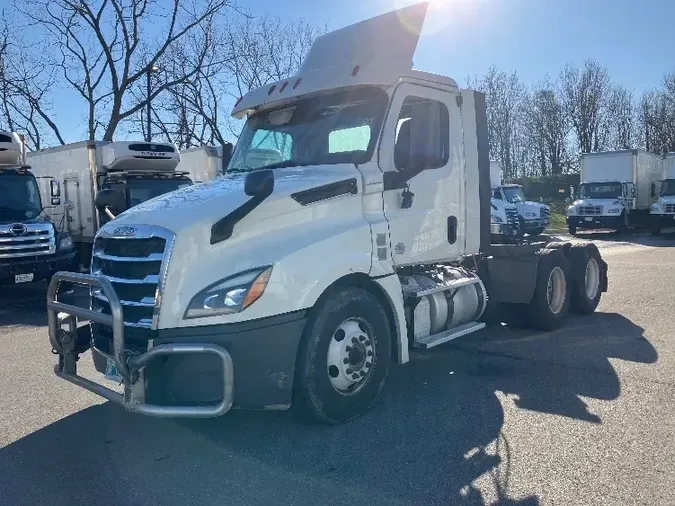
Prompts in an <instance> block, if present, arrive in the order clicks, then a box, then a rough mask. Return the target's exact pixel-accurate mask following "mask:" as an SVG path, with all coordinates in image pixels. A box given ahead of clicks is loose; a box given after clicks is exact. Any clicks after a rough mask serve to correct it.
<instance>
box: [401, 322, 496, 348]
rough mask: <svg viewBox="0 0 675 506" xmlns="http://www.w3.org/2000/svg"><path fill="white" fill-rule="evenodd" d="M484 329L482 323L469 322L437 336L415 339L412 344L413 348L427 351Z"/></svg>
mask: <svg viewBox="0 0 675 506" xmlns="http://www.w3.org/2000/svg"><path fill="white" fill-rule="evenodd" d="M483 328H485V323H484V322H469V323H465V324H464V325H460V326H458V327H453V328H451V329H448V330H444V331H443V332H439V333H438V334H433V335H431V336H427V337H423V338H421V339H417V340H415V341H414V342H413V346H414V347H415V348H422V349H425V350H426V349H428V348H433V347H434V346H438V345H439V344H443V343H447V342H448V341H452V340H453V339H457V338H458V337H462V336H465V335H467V334H470V333H471V332H476V331H477V330H480V329H483Z"/></svg>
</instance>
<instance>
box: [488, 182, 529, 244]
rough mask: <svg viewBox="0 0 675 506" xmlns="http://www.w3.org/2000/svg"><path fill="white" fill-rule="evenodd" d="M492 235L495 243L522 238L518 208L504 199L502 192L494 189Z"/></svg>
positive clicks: (491, 202) (491, 199) (491, 215)
mask: <svg viewBox="0 0 675 506" xmlns="http://www.w3.org/2000/svg"><path fill="white" fill-rule="evenodd" d="M490 209H491V212H490V235H491V240H492V242H493V243H494V244H501V243H508V242H513V241H517V240H519V239H521V238H522V235H523V231H522V229H521V226H520V220H519V219H518V208H517V207H516V206H515V205H514V204H512V203H510V202H508V201H507V200H504V198H503V197H502V195H501V193H497V192H496V191H495V190H492V194H491V198H490Z"/></svg>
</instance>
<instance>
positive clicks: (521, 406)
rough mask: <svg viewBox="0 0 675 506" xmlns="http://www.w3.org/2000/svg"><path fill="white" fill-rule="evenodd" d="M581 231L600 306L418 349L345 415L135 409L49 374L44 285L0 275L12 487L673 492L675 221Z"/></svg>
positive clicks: (646, 497) (321, 499)
mask: <svg viewBox="0 0 675 506" xmlns="http://www.w3.org/2000/svg"><path fill="white" fill-rule="evenodd" d="M582 237H585V238H590V239H594V240H596V241H597V243H598V245H599V247H600V248H601V251H602V253H603V255H604V257H605V258H606V260H607V262H608V263H609V269H610V273H609V279H610V287H609V292H608V293H606V294H604V296H603V299H602V302H601V304H600V307H599V310H598V312H597V313H596V314H595V315H593V316H589V317H570V318H569V323H568V325H567V326H566V327H565V328H563V329H561V330H558V331H556V332H553V333H534V332H531V331H526V330H511V329H508V328H506V327H491V328H489V329H486V330H484V331H481V332H480V333H476V334H474V335H469V336H466V337H464V338H462V339H459V340H457V341H454V342H452V343H448V344H446V345H443V346H439V347H437V348H434V349H432V350H430V351H427V352H423V353H422V352H413V353H412V357H411V362H410V363H409V364H406V365H404V366H399V367H395V368H394V369H393V371H392V373H391V375H390V379H389V382H388V385H387V387H386V390H385V393H384V396H383V398H382V400H381V401H380V402H379V403H378V404H377V405H376V406H375V407H374V409H373V410H372V411H371V412H369V413H368V414H366V415H365V416H363V417H361V418H359V419H357V420H354V421H353V422H350V423H348V424H346V425H342V426H338V427H325V426H316V425H308V424H306V423H303V422H301V421H299V420H298V419H297V418H296V417H295V416H294V415H293V413H292V412H244V411H233V412H230V413H228V414H227V415H225V416H224V417H222V418H219V419H215V420H197V421H180V422H176V421H167V420H158V419H153V418H146V417H142V416H139V415H130V414H127V413H125V412H124V411H123V410H121V409H120V408H118V407H117V406H114V405H111V404H110V403H107V402H104V401H103V399H101V398H98V397H97V396H95V395H93V394H90V393H88V392H86V391H84V390H82V389H80V388H77V387H75V386H73V385H71V384H69V383H66V382H64V381H62V380H59V379H57V378H56V377H55V376H54V375H53V373H52V371H51V369H52V367H51V363H52V356H51V354H50V347H49V344H48V340H47V329H46V316H45V308H44V286H40V285H36V286H21V287H3V288H2V290H0V343H1V344H2V351H0V383H1V384H2V388H1V389H0V470H1V471H0V503H1V504H12V505H19V504H30V505H35V504H50V505H74V504H97V505H98V506H103V505H108V504H111V505H112V504H115V505H119V504H124V505H147V504H163V505H172V504H180V505H185V504H201V505H204V504H217V505H224V504H227V505H236V504H246V505H249V504H297V505H310V504H329V503H331V504H359V503H361V504H363V503H366V504H383V505H398V504H401V505H413V504H420V505H432V504H443V505H454V504H470V505H474V504H476V505H482V504H503V505H536V504H563V505H591V504H598V505H600V504H602V505H632V504H636V505H637V504H644V505H672V504H675V471H673V463H675V379H674V375H675V337H674V336H673V314H674V307H675V296H674V288H675V235H671V236H668V235H665V236H663V237H658V238H652V237H648V236H639V235H638V236H629V237H627V238H622V237H616V236H614V235H609V234H595V235H591V236H582ZM235 365H236V364H235ZM92 369H93V368H92V367H91V365H90V363H89V361H87V360H86V359H84V360H83V361H82V365H81V370H82V371H84V373H85V374H87V375H91V376H92V377H93V376H94V375H95V374H94V372H93V370H92Z"/></svg>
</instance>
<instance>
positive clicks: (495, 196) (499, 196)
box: [492, 190, 503, 200]
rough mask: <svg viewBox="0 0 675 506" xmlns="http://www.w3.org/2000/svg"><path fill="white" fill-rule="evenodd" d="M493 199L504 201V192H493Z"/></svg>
mask: <svg viewBox="0 0 675 506" xmlns="http://www.w3.org/2000/svg"><path fill="white" fill-rule="evenodd" d="M492 198H493V199H496V200H503V199H502V192H501V191H499V190H492Z"/></svg>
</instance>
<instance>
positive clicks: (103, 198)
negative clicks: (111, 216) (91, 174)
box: [94, 188, 124, 214]
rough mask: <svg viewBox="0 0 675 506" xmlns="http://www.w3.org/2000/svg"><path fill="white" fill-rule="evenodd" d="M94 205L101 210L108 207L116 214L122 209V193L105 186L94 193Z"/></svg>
mask: <svg viewBox="0 0 675 506" xmlns="http://www.w3.org/2000/svg"><path fill="white" fill-rule="evenodd" d="M94 205H95V206H96V208H97V209H99V210H103V209H105V208H106V207H108V208H110V210H111V211H115V212H116V214H117V213H119V212H121V211H122V210H123V209H124V195H122V194H121V193H120V192H117V191H115V190H113V189H111V188H106V189H104V190H100V191H99V192H98V193H97V194H96V199H95V200H94Z"/></svg>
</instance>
